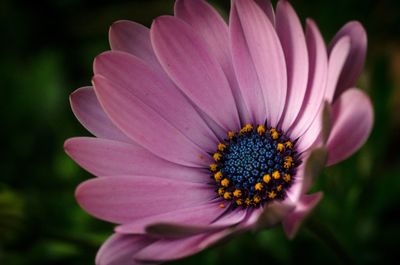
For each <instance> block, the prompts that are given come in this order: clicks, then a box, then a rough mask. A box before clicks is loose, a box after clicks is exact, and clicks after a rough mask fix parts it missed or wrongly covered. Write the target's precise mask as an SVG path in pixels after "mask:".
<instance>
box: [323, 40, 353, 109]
mask: <svg viewBox="0 0 400 265" xmlns="http://www.w3.org/2000/svg"><path fill="white" fill-rule="evenodd" d="M350 45H351V43H350V37H348V36H344V37H342V38H340V39H339V40H338V41H337V42H336V43H335V45H333V46H332V48H331V52H330V53H329V61H328V82H327V85H326V92H325V99H326V100H327V101H328V102H329V103H331V102H332V101H333V96H334V95H335V90H336V87H337V84H338V82H339V77H340V74H341V73H342V70H343V66H344V64H345V62H346V60H347V58H348V56H349V53H350V48H351V46H350Z"/></svg>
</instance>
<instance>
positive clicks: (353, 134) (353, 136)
mask: <svg viewBox="0 0 400 265" xmlns="http://www.w3.org/2000/svg"><path fill="white" fill-rule="evenodd" d="M373 119H374V118H373V108H372V104H371V101H370V99H369V97H368V96H367V95H366V94H364V92H362V91H361V90H358V89H354V88H353V89H349V90H346V91H345V92H344V93H343V94H342V95H341V96H340V97H339V98H338V99H337V100H336V101H335V103H334V104H333V106H332V130H331V134H330V137H329V139H328V143H327V148H328V151H329V155H328V162H327V164H328V166H331V165H333V164H336V163H338V162H340V161H342V160H344V159H346V158H347V157H349V156H350V155H351V154H353V153H354V152H355V151H356V150H357V149H359V148H360V147H361V146H362V145H363V144H364V143H365V141H366V140H367V138H368V136H369V134H370V132H371V129H372V123H373Z"/></svg>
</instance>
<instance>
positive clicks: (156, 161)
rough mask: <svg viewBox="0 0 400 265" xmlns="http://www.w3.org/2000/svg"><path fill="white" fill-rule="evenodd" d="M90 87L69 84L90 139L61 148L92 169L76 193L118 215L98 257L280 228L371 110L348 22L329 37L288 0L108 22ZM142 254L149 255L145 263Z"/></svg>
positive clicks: (185, 7)
mask: <svg viewBox="0 0 400 265" xmlns="http://www.w3.org/2000/svg"><path fill="white" fill-rule="evenodd" d="M109 37H110V44H111V51H108V52H104V53H102V54H100V55H99V56H97V57H96V59H95V61H94V67H93V68H94V77H93V80H92V83H93V87H83V88H80V89H78V90H77V91H75V92H74V93H73V94H72V95H71V105H72V109H73V111H74V113H75V115H76V117H77V118H78V119H79V121H80V122H81V123H82V124H83V126H85V127H86V128H87V129H88V130H89V131H90V132H91V133H93V134H94V135H95V136H96V137H77V138H72V139H69V140H67V141H66V143H65V150H66V152H67V153H68V154H69V155H70V156H71V158H72V159H74V160H75V161H76V162H77V163H78V164H79V165H80V166H82V167H83V168H85V169H86V170H88V171H89V172H91V173H92V174H94V175H96V176H98V178H94V179H91V180H88V181H86V182H84V183H82V184H81V185H80V186H79V187H78V189H77V191H76V198H77V200H78V202H79V204H80V205H81V206H82V208H84V209H85V210H86V211H87V212H89V213H90V214H92V215H93V216H95V217H97V218H99V219H102V220H106V221H109V222H112V223H115V224H117V225H118V226H117V227H116V228H115V234H114V235H112V236H111V237H110V238H109V239H108V240H107V241H106V242H105V243H104V245H103V246H102V247H101V249H100V251H99V253H98V255H97V258H96V263H97V264H100V265H125V264H131V265H132V264H142V263H146V262H147V263H149V262H150V263H151V264H158V263H161V262H164V261H169V260H174V259H179V258H182V257H185V256H188V255H192V254H194V253H196V252H198V251H201V250H202V249H204V248H206V247H208V246H210V245H211V244H213V243H215V242H216V241H218V240H220V239H222V238H224V237H227V236H229V235H232V234H234V233H237V232H241V231H245V230H249V229H262V228H267V227H270V226H272V225H275V224H277V223H280V222H281V223H282V224H283V227H284V230H285V232H286V234H287V236H288V237H289V238H292V237H293V236H294V235H295V233H296V231H297V230H298V228H299V226H300V224H301V222H302V220H303V219H304V218H305V216H306V215H307V214H308V213H309V212H310V211H311V210H312V209H313V208H314V207H315V205H316V204H317V203H318V202H319V201H320V199H321V197H322V193H321V192H318V193H314V194H307V192H308V190H309V188H310V186H311V185H312V182H313V179H314V177H316V175H318V173H319V172H320V170H321V169H322V168H323V167H325V165H327V166H330V165H333V164H335V163H337V162H339V161H341V160H343V159H345V158H347V157H349V156H350V155H351V154H353V153H354V152H355V151H356V150H357V149H358V148H359V147H360V146H361V145H362V144H363V143H364V142H365V141H366V139H367V137H368V135H369V133H370V131H371V127H372V121H373V111H372V106H371V103H370V100H369V98H368V96H366V95H365V94H364V93H363V92H362V91H360V90H359V89H357V88H354V85H355V83H356V80H357V78H358V76H359V75H360V72H361V70H362V67H363V64H364V60H365V53H366V46H367V40H366V34H365V31H364V29H363V27H362V26H361V25H360V24H359V23H358V22H350V23H348V24H346V25H345V26H344V27H343V28H342V29H341V30H340V31H339V32H338V33H337V35H336V36H335V37H334V39H333V40H332V42H331V43H330V45H329V48H328V49H327V48H326V47H325V44H324V41H323V39H322V37H321V34H320V32H319V30H318V28H317V26H316V24H315V23H314V21H312V20H310V19H308V20H307V22H306V29H305V33H304V32H303V29H302V26H301V23H300V21H299V19H298V17H297V15H296V13H295V11H294V10H293V8H292V6H291V5H290V4H289V3H288V2H287V1H284V0H281V1H279V2H278V4H277V7H276V10H275V11H274V10H273V8H272V6H271V4H270V2H269V1H267V0H254V1H252V0H234V1H233V6H232V8H231V13H230V18H229V23H228V25H227V23H226V22H225V21H224V20H223V19H222V18H221V16H220V15H219V14H218V13H217V12H216V11H215V10H214V9H213V8H212V7H211V6H210V5H209V4H207V3H206V2H203V1H188V0H187V1H185V0H178V1H177V2H176V4H175V16H161V17H159V18H157V19H155V20H154V22H153V24H152V26H151V28H150V29H148V28H146V27H144V26H142V25H139V24H136V23H134V22H129V21H118V22H116V23H115V24H113V25H112V27H111V29H110V35H109ZM147 263H146V264H147Z"/></svg>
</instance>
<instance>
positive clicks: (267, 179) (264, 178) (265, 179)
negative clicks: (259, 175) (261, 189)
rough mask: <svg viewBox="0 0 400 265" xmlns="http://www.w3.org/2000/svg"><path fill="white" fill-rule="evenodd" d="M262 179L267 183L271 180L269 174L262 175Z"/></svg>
mask: <svg viewBox="0 0 400 265" xmlns="http://www.w3.org/2000/svg"><path fill="white" fill-rule="evenodd" d="M263 181H264V182H265V183H267V184H268V183H269V182H270V181H271V176H270V175H269V174H267V175H264V176H263Z"/></svg>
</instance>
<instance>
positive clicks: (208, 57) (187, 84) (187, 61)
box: [150, 16, 239, 131]
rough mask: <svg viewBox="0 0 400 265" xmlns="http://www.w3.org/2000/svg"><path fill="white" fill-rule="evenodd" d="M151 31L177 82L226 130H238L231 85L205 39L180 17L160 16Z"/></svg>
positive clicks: (162, 60)
mask: <svg viewBox="0 0 400 265" xmlns="http://www.w3.org/2000/svg"><path fill="white" fill-rule="evenodd" d="M150 33H151V40H152V44H153V47H154V50H155V53H156V55H157V58H158V59H159V61H160V63H161V65H162V66H163V68H164V70H165V71H166V72H167V73H168V75H169V76H170V77H171V79H172V80H173V81H174V82H175V84H176V85H177V86H178V87H179V88H180V89H181V90H182V91H183V92H184V93H185V94H186V95H187V96H188V97H189V98H190V99H191V100H192V101H193V102H194V103H195V104H196V105H197V106H198V107H199V108H200V109H202V110H203V111H204V112H205V113H207V114H208V115H209V116H210V117H211V118H213V119H214V120H215V121H216V122H217V123H218V124H219V125H220V126H222V127H223V128H224V129H225V130H226V131H228V130H237V129H238V128H239V116H238V111H237V108H236V104H235V101H234V98H233V95H232V91H231V88H230V87H229V83H228V81H227V79H226V76H225V74H224V72H223V70H222V68H221V66H220V64H219V63H218V61H217V60H216V59H215V58H214V57H213V56H212V53H211V52H210V51H209V46H208V45H207V44H206V43H205V41H204V40H203V39H202V38H201V37H200V36H198V35H196V34H195V32H193V30H192V28H191V27H190V26H189V25H188V24H186V23H184V22H183V21H182V20H180V19H178V18H176V17H168V16H163V17H159V18H157V19H156V20H155V21H154V22H153V24H152V27H151V31H150Z"/></svg>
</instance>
